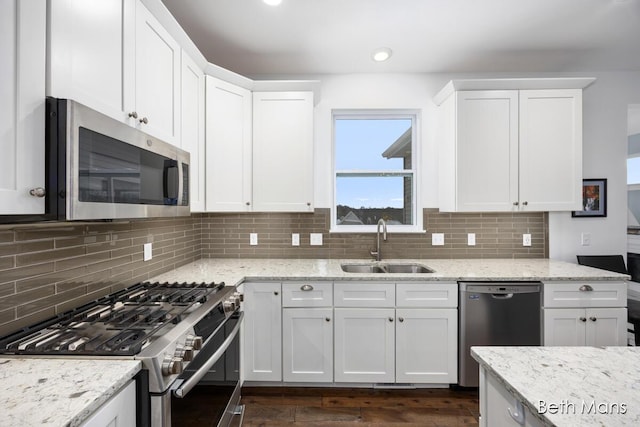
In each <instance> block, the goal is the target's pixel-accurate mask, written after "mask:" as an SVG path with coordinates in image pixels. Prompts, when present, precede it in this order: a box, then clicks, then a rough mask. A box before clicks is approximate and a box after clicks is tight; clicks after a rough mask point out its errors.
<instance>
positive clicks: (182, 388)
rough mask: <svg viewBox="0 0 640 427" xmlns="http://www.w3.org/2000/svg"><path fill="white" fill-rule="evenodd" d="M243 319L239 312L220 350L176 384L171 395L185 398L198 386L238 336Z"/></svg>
mask: <svg viewBox="0 0 640 427" xmlns="http://www.w3.org/2000/svg"><path fill="white" fill-rule="evenodd" d="M243 318H244V311H241V312H240V317H239V319H238V323H236V326H235V327H234V328H233V330H232V331H231V333H230V334H229V336H228V337H227V338H226V339H225V340H224V342H223V343H222V345H221V346H220V348H218V349H217V350H216V352H215V353H213V356H211V357H210V358H209V360H207V361H206V362H205V364H204V365H202V366H201V367H200V369H198V370H197V371H196V372H195V373H194V374H193V375H191V376H190V377H189V379H187V380H186V381H184V382H182V383H179V384H178V386H177V388H175V389H174V390H173V395H174V396H175V397H178V398H183V397H185V396H186V395H187V393H189V392H190V391H191V389H192V388H193V387H194V386H195V385H196V384H198V382H199V381H200V380H201V379H202V377H204V376H205V375H206V374H207V372H209V369H211V367H212V366H213V365H215V363H216V362H217V361H218V359H220V358H221V357H222V355H223V354H224V352H225V351H227V348H229V346H230V345H231V342H232V341H233V340H234V338H235V337H236V335H238V332H239V331H240V325H242V319H243Z"/></svg>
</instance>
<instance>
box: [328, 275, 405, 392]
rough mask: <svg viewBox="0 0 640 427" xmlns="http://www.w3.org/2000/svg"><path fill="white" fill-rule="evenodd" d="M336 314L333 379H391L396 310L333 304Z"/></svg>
mask: <svg viewBox="0 0 640 427" xmlns="http://www.w3.org/2000/svg"><path fill="white" fill-rule="evenodd" d="M359 286H362V287H363V288H364V287H366V285H365V284H360V285H359ZM335 317H336V322H335V340H334V357H335V381H336V382H365V383H371V382H384V383H392V382H394V381H395V324H394V321H395V310H394V309H393V308H336V309H335Z"/></svg>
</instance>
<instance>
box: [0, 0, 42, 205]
mask: <svg viewBox="0 0 640 427" xmlns="http://www.w3.org/2000/svg"><path fill="white" fill-rule="evenodd" d="M46 6H47V5H46V3H45V2H43V1H38V0H26V1H24V0H20V1H18V0H5V1H2V2H0V28H2V29H3V30H2V37H0V54H1V55H2V61H0V76H2V78H1V79H0V111H2V114H0V147H2V156H0V215H7V214H42V213H44V198H38V197H33V196H31V195H29V190H30V189H32V188H37V187H42V188H44V186H45V182H44V119H45V106H44V99H45V97H44V93H45V92H44V91H45V57H46V49H45V41H46V34H45V29H46Z"/></svg>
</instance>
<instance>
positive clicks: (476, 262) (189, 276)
mask: <svg viewBox="0 0 640 427" xmlns="http://www.w3.org/2000/svg"><path fill="white" fill-rule="evenodd" d="M367 262H370V261H368V260H362V259H359V260H358V259H254V258H243V259H226V258H208V259H201V260H198V261H194V262H192V263H190V264H187V265H184V266H182V267H179V268H177V269H175V270H172V271H170V272H167V273H164V274H161V275H159V276H156V277H154V278H153V279H152V280H154V281H160V282H164V281H167V282H174V281H179V282H210V281H215V282H225V283H226V284H227V285H237V284H239V283H241V282H243V281H280V280H336V281H338V280H339V281H347V280H382V281H384V280H387V281H398V280H402V281H423V282H424V281H457V280H466V281H471V280H477V281H496V280H498V281H499V280H518V281H527V280H540V281H554V280H560V281H620V280H626V279H628V278H629V276H627V275H624V274H618V273H614V272H609V271H605V270H600V269H596V268H592V267H586V266H582V265H578V264H572V263H568V262H562V261H553V260H549V259H529V258H528V259H396V260H391V259H390V260H384V261H382V262H383V263H400V264H403V263H406V264H410V263H417V264H421V265H425V266H427V267H429V268H431V269H432V270H434V273H347V272H344V271H342V269H341V267H340V266H341V264H355V263H367Z"/></svg>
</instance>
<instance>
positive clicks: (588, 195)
mask: <svg viewBox="0 0 640 427" xmlns="http://www.w3.org/2000/svg"><path fill="white" fill-rule="evenodd" d="M571 216H572V217H576V218H583V217H603V216H607V180H606V179H604V178H603V179H583V180H582V210H581V211H573V212H571Z"/></svg>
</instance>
